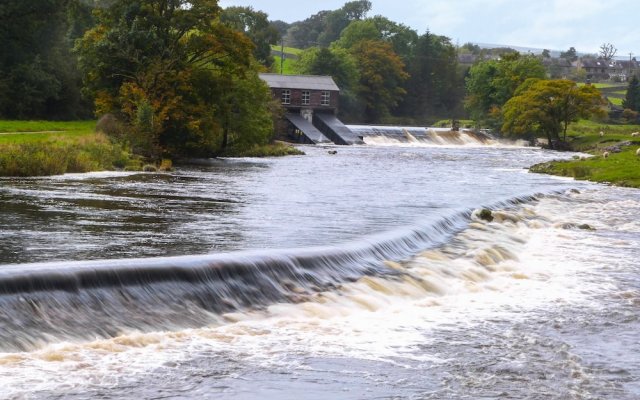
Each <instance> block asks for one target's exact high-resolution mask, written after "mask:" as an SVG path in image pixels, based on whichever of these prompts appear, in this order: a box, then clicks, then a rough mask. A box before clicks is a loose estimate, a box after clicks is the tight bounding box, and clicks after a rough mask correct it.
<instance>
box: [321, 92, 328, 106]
mask: <svg viewBox="0 0 640 400" xmlns="http://www.w3.org/2000/svg"><path fill="white" fill-rule="evenodd" d="M329 104H331V92H330V91H328V90H323V91H322V93H321V96H320V105H321V106H328V105H329Z"/></svg>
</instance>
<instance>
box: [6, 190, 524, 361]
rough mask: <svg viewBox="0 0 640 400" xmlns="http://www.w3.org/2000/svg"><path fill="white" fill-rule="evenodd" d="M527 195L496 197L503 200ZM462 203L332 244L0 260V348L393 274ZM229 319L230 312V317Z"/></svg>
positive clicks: (169, 322) (438, 240)
mask: <svg viewBox="0 0 640 400" xmlns="http://www.w3.org/2000/svg"><path fill="white" fill-rule="evenodd" d="M533 199H534V197H532V196H528V197H522V198H516V199H512V200H509V201H506V202H501V203H498V204H497V205H496V206H498V207H511V206H514V205H516V204H519V203H521V202H525V201H531V200H533ZM471 214H472V210H464V211H463V210H460V211H452V213H451V214H450V216H448V217H441V218H439V219H438V220H437V221H425V222H423V223H421V224H416V225H413V226H411V227H406V228H402V229H398V230H396V231H392V232H385V233H381V234H378V235H372V236H369V237H366V238H364V239H362V240H359V241H355V242H351V243H345V244H342V245H341V246H340V247H316V248H307V249H291V250H279V251H278V250H270V251H266V250H265V251H254V252H237V253H226V254H211V255H198V256H182V257H165V258H146V259H116V260H98V261H76V262H53V263H34V264H13V265H1V266H0V352H11V351H25V350H34V349H37V348H40V347H42V346H44V345H46V344H47V343H50V342H56V341H64V340H91V339H95V338H96V337H101V338H109V337H114V336H118V335H121V334H123V333H126V332H130V331H132V330H133V331H143V332H145V331H153V330H176V329H184V328H197V327H201V326H205V325H211V324H220V323H224V322H227V321H229V319H228V317H227V315H229V313H235V312H242V311H246V310H260V309H263V308H266V307H268V306H269V305H271V304H274V303H278V302H287V303H297V302H305V301H311V299H312V298H315V297H316V296H318V295H321V293H322V292H325V291H332V290H336V289H338V288H339V287H340V286H341V285H343V284H345V283H349V282H355V281H357V280H359V279H361V278H363V277H365V276H372V277H385V278H387V279H392V280H393V279H401V278H403V277H405V276H407V275H410V277H411V278H412V279H414V280H416V281H421V278H419V277H416V276H413V275H411V272H410V271H399V270H397V269H394V268H391V267H389V266H387V265H386V264H385V261H387V260H388V261H400V260H403V259H406V258H407V257H410V256H412V255H414V254H416V253H418V252H420V251H423V250H426V249H429V248H434V247H437V246H440V245H442V244H444V243H446V242H447V241H448V240H449V239H450V238H451V237H452V236H453V235H455V234H456V233H457V232H459V231H461V230H462V229H464V228H465V227H466V226H467V225H468V222H469V220H470V217H471ZM231 320H232V319H231Z"/></svg>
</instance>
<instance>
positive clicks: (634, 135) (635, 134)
mask: <svg viewBox="0 0 640 400" xmlns="http://www.w3.org/2000/svg"><path fill="white" fill-rule="evenodd" d="M631 136H632V137H638V136H640V132H633V133H632V134H631Z"/></svg>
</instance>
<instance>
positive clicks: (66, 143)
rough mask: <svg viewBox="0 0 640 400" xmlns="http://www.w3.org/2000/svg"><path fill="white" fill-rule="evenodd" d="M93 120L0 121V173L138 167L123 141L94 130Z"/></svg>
mask: <svg viewBox="0 0 640 400" xmlns="http://www.w3.org/2000/svg"><path fill="white" fill-rule="evenodd" d="M95 125H96V123H95V121H65V122H61V121H0V176H22V177H25V176H48V175H60V174H64V173H81V172H91V171H103V170H112V169H136V168H138V169H141V168H142V161H141V160H140V159H139V158H137V157H135V156H133V155H132V154H131V152H130V151H129V150H128V149H127V148H126V146H124V145H123V144H119V143H114V142H112V141H111V140H109V138H108V137H107V136H105V135H103V134H101V133H96V132H95Z"/></svg>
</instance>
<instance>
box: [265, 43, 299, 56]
mask: <svg viewBox="0 0 640 400" xmlns="http://www.w3.org/2000/svg"><path fill="white" fill-rule="evenodd" d="M271 50H272V51H277V52H280V51H282V47H281V46H280V45H277V44H272V45H271ZM303 51H304V50H302V49H296V48H295V47H286V46H285V48H284V52H285V54H293V55H296V56H299V55H300V54H302V52H303Z"/></svg>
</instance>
